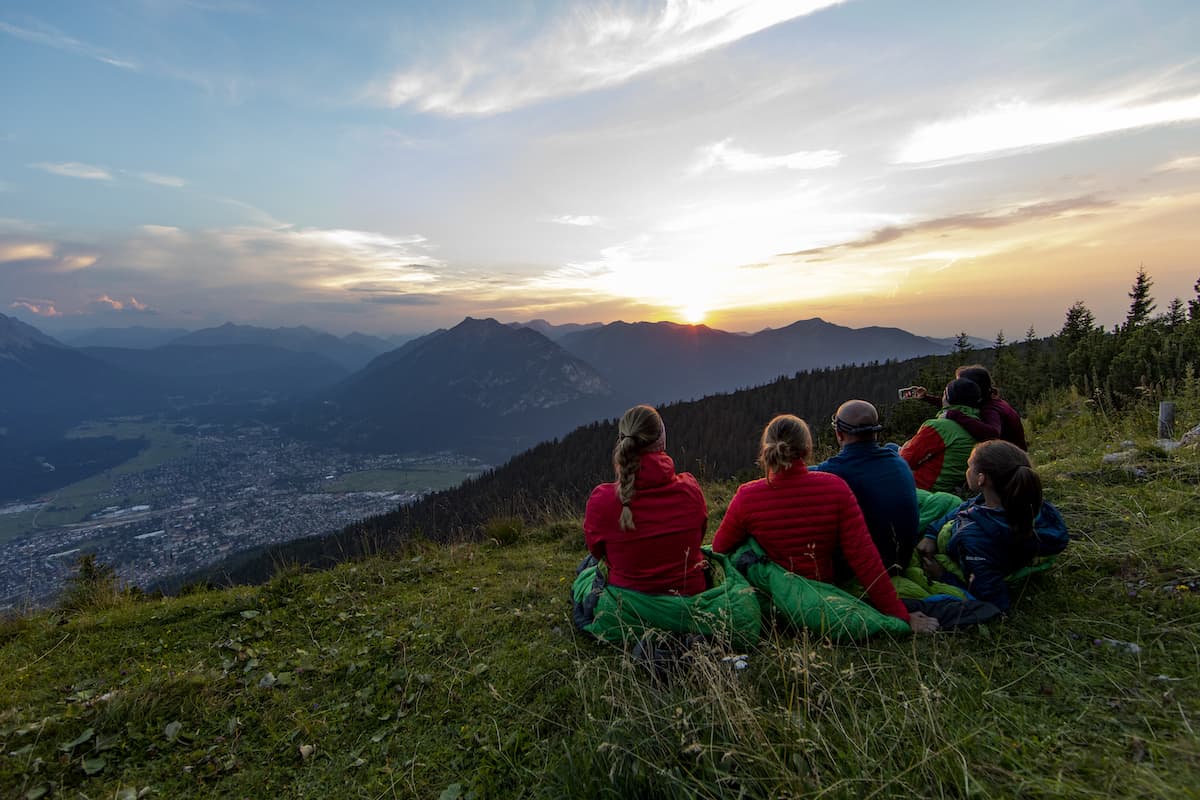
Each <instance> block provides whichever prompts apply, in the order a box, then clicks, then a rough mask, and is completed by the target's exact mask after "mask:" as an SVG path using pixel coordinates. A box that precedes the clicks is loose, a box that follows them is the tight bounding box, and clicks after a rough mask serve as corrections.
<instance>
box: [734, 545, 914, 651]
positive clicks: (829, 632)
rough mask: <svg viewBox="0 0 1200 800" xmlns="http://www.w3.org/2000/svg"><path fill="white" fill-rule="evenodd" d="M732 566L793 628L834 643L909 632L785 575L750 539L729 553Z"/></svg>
mask: <svg viewBox="0 0 1200 800" xmlns="http://www.w3.org/2000/svg"><path fill="white" fill-rule="evenodd" d="M733 563H734V564H736V565H737V568H738V569H739V570H741V571H742V572H743V573H745V575H746V578H747V579H748V580H749V581H750V584H751V585H752V586H754V587H755V588H756V589H759V590H760V591H762V592H763V593H764V594H765V595H766V596H767V597H769V598H770V604H771V606H772V607H774V609H775V611H776V613H778V614H781V615H782V616H783V617H784V618H785V619H787V621H788V622H790V623H791V624H792V625H794V626H796V627H797V628H807V629H808V630H811V631H813V632H815V633H817V634H820V635H821V636H828V637H830V638H831V639H833V640H834V641H838V642H844V641H857V640H859V639H865V638H867V637H869V636H874V635H875V634H877V633H883V632H887V633H898V634H907V633H911V632H912V629H911V628H910V627H909V626H908V623H907V622H905V621H904V620H902V619H899V618H897V617H893V616H891V615H889V614H884V613H883V612H881V611H877V610H876V609H875V608H873V607H872V606H870V605H868V604H867V603H864V602H863V601H861V600H859V599H858V598H856V597H854V596H853V595H851V594H849V593H847V592H844V591H842V590H841V589H839V588H837V587H836V586H830V585H829V584H827V583H821V582H820V581H814V580H809V579H808V578H805V577H803V576H800V575H797V574H796V573H794V572H789V571H788V570H786V569H784V568H783V567H781V566H779V565H778V564H776V563H775V562H773V561H771V560H770V559H769V558H767V554H766V553H765V552H764V551H763V549H762V547H760V546H759V544H758V542H756V541H754V539H753V538H750V539H748V540H747V541H746V544H744V545H742V546H741V547H740V548H739V549H738V550H737V551H736V552H735V553H734V554H733Z"/></svg>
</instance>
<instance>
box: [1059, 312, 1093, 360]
mask: <svg viewBox="0 0 1200 800" xmlns="http://www.w3.org/2000/svg"><path fill="white" fill-rule="evenodd" d="M1095 329H1096V317H1095V315H1094V314H1092V311H1091V309H1089V308H1088V307H1087V306H1085V305H1084V304H1083V301H1082V300H1076V301H1075V303H1074V305H1072V306H1071V307H1070V308H1068V309H1067V319H1066V321H1065V322H1063V326H1062V330H1060V331H1059V332H1058V338H1059V339H1060V340H1061V341H1062V342H1063V343H1064V344H1066V345H1068V349H1069V348H1070V347H1073V346H1074V345H1077V344H1079V342H1081V341H1083V339H1084V338H1085V337H1086V336H1087V335H1088V334H1089V333H1091V332H1092V331H1093V330H1095Z"/></svg>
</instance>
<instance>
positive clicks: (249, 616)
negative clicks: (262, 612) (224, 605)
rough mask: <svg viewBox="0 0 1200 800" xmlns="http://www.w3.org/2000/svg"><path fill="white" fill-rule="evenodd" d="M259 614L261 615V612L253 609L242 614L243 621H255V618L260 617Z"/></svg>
mask: <svg viewBox="0 0 1200 800" xmlns="http://www.w3.org/2000/svg"><path fill="white" fill-rule="evenodd" d="M258 614H259V612H257V611H255V610H253V609H250V610H247V611H243V612H242V618H243V619H254V618H255V617H257V616H258Z"/></svg>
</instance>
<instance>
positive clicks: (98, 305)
mask: <svg viewBox="0 0 1200 800" xmlns="http://www.w3.org/2000/svg"><path fill="white" fill-rule="evenodd" d="M87 308H88V310H89V311H91V312H96V311H110V312H111V311H124V312H126V313H153V312H150V307H149V306H147V305H146V304H145V303H142V302H140V301H139V300H138V299H137V298H136V297H130V298H129V299H128V300H117V299H116V298H113V297H109V296H108V295H107V294H102V295H100V296H99V297H95V298H93V299H92V300H90V301H89V302H88V304H87Z"/></svg>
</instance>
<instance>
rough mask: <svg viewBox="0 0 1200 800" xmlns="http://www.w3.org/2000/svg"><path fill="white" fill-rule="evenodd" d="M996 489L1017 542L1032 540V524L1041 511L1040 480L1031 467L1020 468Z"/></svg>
mask: <svg viewBox="0 0 1200 800" xmlns="http://www.w3.org/2000/svg"><path fill="white" fill-rule="evenodd" d="M997 489H998V490H999V494H1000V504H1001V505H1003V506H1004V513H1005V514H1006V515H1007V516H1008V524H1009V526H1010V527H1011V528H1012V530H1013V533H1015V534H1016V538H1017V540H1018V541H1028V540H1029V539H1031V538H1033V522H1034V520H1036V519H1037V515H1038V513H1039V512H1040V511H1041V510H1042V479H1041V478H1039V477H1038V474H1037V473H1036V472H1034V471H1033V467H1029V466H1020V467H1017V468H1016V469H1014V470H1013V471H1012V472H1011V473H1010V474H1009V475H1008V479H1007V480H1005V481H1004V482H1003V483H1002V484H1000V485H999V486H998V487H997Z"/></svg>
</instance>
